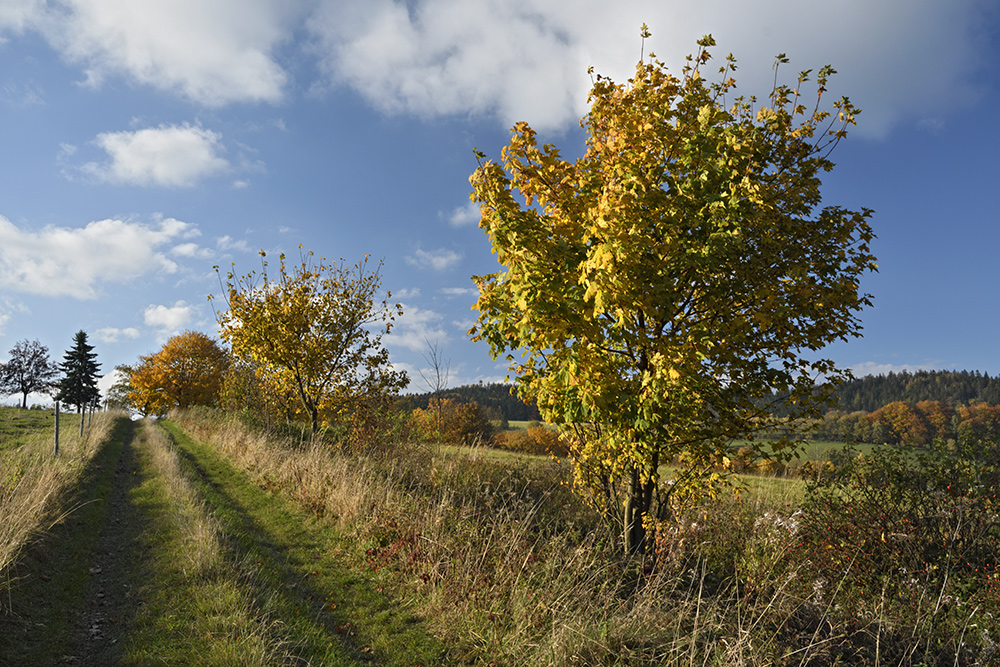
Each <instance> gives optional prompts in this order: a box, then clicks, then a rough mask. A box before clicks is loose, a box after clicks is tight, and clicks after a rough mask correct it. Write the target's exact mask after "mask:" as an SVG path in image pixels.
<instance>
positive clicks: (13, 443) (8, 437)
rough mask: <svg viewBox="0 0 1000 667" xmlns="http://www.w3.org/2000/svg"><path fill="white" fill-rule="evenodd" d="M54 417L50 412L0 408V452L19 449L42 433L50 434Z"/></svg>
mask: <svg viewBox="0 0 1000 667" xmlns="http://www.w3.org/2000/svg"><path fill="white" fill-rule="evenodd" d="M54 415H55V413H54V412H53V411H52V410H22V409H20V408H0V451H3V450H5V449H14V448H17V447H20V446H22V445H23V444H25V442H27V441H28V440H31V439H34V438H37V437H38V434H39V433H42V432H44V431H49V432H50V433H51V432H52V428H53V424H54V422H55V419H54Z"/></svg>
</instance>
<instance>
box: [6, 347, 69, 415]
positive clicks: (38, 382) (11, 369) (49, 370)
mask: <svg viewBox="0 0 1000 667" xmlns="http://www.w3.org/2000/svg"><path fill="white" fill-rule="evenodd" d="M9 354H10V359H9V360H8V361H7V363H5V364H0V392H4V393H11V394H15V393H17V394H21V407H22V408H27V407H28V394H31V393H32V392H48V391H49V390H51V389H52V386H53V382H52V380H53V379H54V378H55V376H56V375H57V374H58V373H59V368H58V367H57V366H56V365H55V363H54V362H52V361H51V360H50V359H49V348H47V347H45V346H44V345H42V344H41V343H40V342H38V341H37V340H31V341H29V340H21V341H18V342H17V343H15V344H14V347H13V348H11V350H10V352H9Z"/></svg>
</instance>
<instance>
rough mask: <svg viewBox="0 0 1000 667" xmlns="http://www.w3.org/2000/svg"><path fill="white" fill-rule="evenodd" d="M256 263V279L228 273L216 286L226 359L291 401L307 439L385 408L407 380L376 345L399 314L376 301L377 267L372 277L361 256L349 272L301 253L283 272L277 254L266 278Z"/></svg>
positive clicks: (342, 264) (386, 300)
mask: <svg viewBox="0 0 1000 667" xmlns="http://www.w3.org/2000/svg"><path fill="white" fill-rule="evenodd" d="M261 257H262V261H261V264H262V266H261V271H260V273H257V272H251V273H249V274H246V275H244V276H238V275H236V274H235V273H233V272H230V273H228V275H227V277H226V279H225V281H224V284H223V290H224V299H225V303H226V306H227V310H225V311H222V312H219V313H218V319H219V325H220V326H221V329H222V337H223V339H224V340H226V341H227V342H228V343H229V344H230V346H231V349H232V353H233V355H234V356H236V357H237V358H240V359H245V360H248V361H250V362H252V364H250V365H249V367H250V368H252V369H253V372H254V373H256V374H257V376H258V378H259V380H260V381H261V382H262V383H264V384H265V385H266V386H268V387H269V388H270V389H271V390H272V393H273V394H274V395H277V396H294V397H296V399H297V400H298V404H299V406H298V411H299V412H300V413H302V414H304V415H305V416H306V418H307V419H308V420H309V422H310V424H311V426H312V430H313V433H316V432H317V431H318V430H319V428H320V424H321V422H324V421H325V422H329V421H331V420H336V419H338V418H348V417H353V416H356V415H361V414H364V413H365V412H367V411H370V410H372V409H374V408H376V407H381V406H384V405H386V404H387V403H388V400H389V398H390V397H391V396H393V395H395V394H396V393H397V392H398V391H399V389H401V388H402V387H404V386H405V385H406V383H407V381H408V380H407V377H406V374H405V373H403V372H400V371H395V370H393V368H392V365H391V364H390V363H389V353H388V350H386V349H385V347H383V345H382V336H383V335H385V334H387V333H389V331H390V330H391V329H392V325H393V322H394V320H395V318H396V317H397V316H399V315H401V314H402V307H401V306H400V305H399V304H395V305H391V304H390V303H389V298H391V294H389V293H386V296H385V298H382V299H380V298H379V290H380V288H381V277H380V269H381V262H380V263H379V264H378V266H377V267H376V268H375V269H374V270H372V269H370V268H369V266H368V257H367V256H365V258H364V260H362V261H360V262H358V263H357V264H354V265H353V266H352V265H349V264H347V263H346V262H344V261H343V260H341V262H340V263H336V262H329V261H327V260H326V259H324V258H319V259H318V261H316V260H315V259H314V256H313V253H312V251H308V252H305V253H304V254H303V255H302V257H301V260H300V262H299V263H298V264H295V265H292V266H291V267H289V266H288V265H287V264H286V260H285V256H284V254H282V255H281V256H280V258H279V261H280V264H279V268H278V272H277V275H274V276H272V275H269V274H268V264H267V260H266V258H265V253H264V252H263V251H261ZM216 271H218V267H216ZM220 282H222V280H221V274H220Z"/></svg>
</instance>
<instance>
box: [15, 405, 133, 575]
mask: <svg viewBox="0 0 1000 667" xmlns="http://www.w3.org/2000/svg"><path fill="white" fill-rule="evenodd" d="M121 419H126V417H125V416H124V415H121V414H118V413H98V414H96V415H94V418H93V420H92V422H91V425H90V427H89V428H88V429H86V430H85V431H84V434H83V436H82V437H81V436H80V435H79V431H77V429H76V428H65V429H62V431H61V433H60V441H59V455H58V456H55V455H54V454H53V433H52V431H51V430H49V429H45V430H40V431H36V432H35V433H34V434H32V435H30V436H23V438H22V444H21V445H20V446H19V447H16V448H7V449H4V450H3V451H0V590H3V589H4V588H6V587H7V585H8V584H9V577H10V568H11V566H12V565H13V563H14V562H15V561H16V560H17V557H18V555H19V554H20V553H21V550H22V549H24V547H25V546H26V545H27V544H29V543H30V542H31V540H32V539H33V538H34V537H36V536H37V535H39V534H41V533H42V532H44V531H45V530H46V529H48V528H49V527H50V526H52V525H53V524H55V523H56V522H58V521H59V520H60V518H61V517H63V516H65V515H66V514H67V513H69V512H71V511H72V510H73V508H72V507H71V506H69V504H68V503H69V498H70V494H69V493H68V491H69V489H71V488H72V487H73V485H74V484H75V483H76V481H77V480H78V479H79V477H80V475H81V474H82V472H83V471H84V469H85V468H86V467H87V464H88V463H89V462H90V461H91V459H93V458H94V455H95V454H96V453H97V452H98V451H99V450H100V448H101V447H102V446H103V445H106V444H108V442H109V441H110V439H111V437H112V431H113V429H114V426H115V424H116V422H117V421H118V420H121Z"/></svg>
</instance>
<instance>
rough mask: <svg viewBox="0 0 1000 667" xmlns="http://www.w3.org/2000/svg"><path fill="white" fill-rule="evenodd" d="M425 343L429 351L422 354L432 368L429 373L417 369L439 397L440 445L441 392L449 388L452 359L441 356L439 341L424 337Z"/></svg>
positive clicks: (438, 425)
mask: <svg viewBox="0 0 1000 667" xmlns="http://www.w3.org/2000/svg"><path fill="white" fill-rule="evenodd" d="M424 344H425V345H426V346H427V351H426V352H423V353H422V356H423V358H424V361H426V362H427V364H428V366H430V368H428V369H427V373H424V371H423V370H421V369H419V368H418V369H417V372H418V373H420V379H422V380H423V381H424V384H425V385H427V388H428V389H429V390H430V391H431V392H432V393H433V394H434V398H436V399H437V401H436V402H437V406H436V407H437V415H436V416H437V439H438V445H440V444H441V398H442V396H441V394H442V393H444V390H445V389H447V388H448V374H449V372H450V371H451V361H450V360H446V359H442V358H441V350H440V348H438V343H437V341H434V343H431V342H430V341H429V340H427V338H424Z"/></svg>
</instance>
